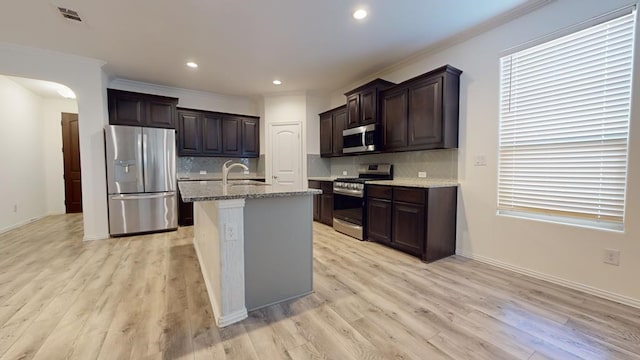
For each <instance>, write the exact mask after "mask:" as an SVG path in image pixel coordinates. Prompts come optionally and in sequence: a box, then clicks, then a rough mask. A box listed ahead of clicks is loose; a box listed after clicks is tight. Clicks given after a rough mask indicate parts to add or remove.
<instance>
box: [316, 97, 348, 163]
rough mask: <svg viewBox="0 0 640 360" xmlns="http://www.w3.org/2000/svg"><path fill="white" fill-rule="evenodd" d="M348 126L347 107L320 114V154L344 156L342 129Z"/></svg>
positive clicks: (323, 155) (324, 155)
mask: <svg viewBox="0 0 640 360" xmlns="http://www.w3.org/2000/svg"><path fill="white" fill-rule="evenodd" d="M346 126H347V107H346V106H344V105H343V106H340V107H337V108H335V109H332V110H329V111H326V112H323V113H322V114H320V156H322V157H330V156H342V145H343V143H342V130H344V129H346Z"/></svg>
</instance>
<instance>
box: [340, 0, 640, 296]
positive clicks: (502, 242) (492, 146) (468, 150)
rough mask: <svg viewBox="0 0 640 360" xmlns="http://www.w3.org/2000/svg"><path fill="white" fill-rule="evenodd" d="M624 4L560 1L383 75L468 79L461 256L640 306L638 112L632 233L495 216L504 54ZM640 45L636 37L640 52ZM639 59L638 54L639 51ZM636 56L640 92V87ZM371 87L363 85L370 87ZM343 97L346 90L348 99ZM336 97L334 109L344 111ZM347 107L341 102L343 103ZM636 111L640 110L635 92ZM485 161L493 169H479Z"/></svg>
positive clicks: (464, 87) (631, 179)
mask: <svg viewBox="0 0 640 360" xmlns="http://www.w3.org/2000/svg"><path fill="white" fill-rule="evenodd" d="M629 3H630V2H629V1H625V0H609V1H600V0H561V1H555V2H551V3H550V4H549V5H547V6H545V7H543V8H540V9H538V10H536V11H534V12H532V13H530V14H528V15H525V16H523V17H521V18H519V19H516V20H514V21H512V22H510V23H507V24H505V25H502V26H500V27H498V28H495V29H493V30H491V31H488V32H486V33H484V34H481V35H479V36H476V37H475V38H472V39H470V40H468V41H466V42H463V43H460V44H458V45H455V46H453V47H450V48H448V49H446V50H443V51H441V52H439V53H436V54H431V55H427V56H425V57H423V58H421V59H418V60H416V61H415V62H413V63H410V64H405V65H403V66H401V67H399V68H397V69H393V70H390V71H388V72H387V73H383V74H381V76H380V77H382V78H384V79H386V80H390V81H393V82H400V81H403V80H407V79H409V78H411V77H413V76H416V75H419V74H422V73H425V72H427V71H429V70H431V69H434V68H436V67H439V66H441V65H444V64H451V65H453V66H455V67H457V68H459V69H461V70H463V71H464V73H463V74H462V77H461V90H460V92H461V93H460V95H461V98H460V106H461V108H460V110H461V112H460V149H459V151H458V154H459V155H458V156H459V158H458V176H459V182H460V184H461V186H460V194H459V195H460V196H459V199H458V246H457V251H458V253H460V254H463V255H465V256H468V257H472V258H477V259H479V260H483V261H486V262H490V263H494V264H496V265H500V266H504V267H510V268H512V269H514V270H517V271H521V272H524V273H529V274H533V275H536V276H538V277H541V278H546V279H549V280H552V281H556V282H558V283H563V284H566V285H569V286H572V287H575V288H580V289H583V290H585V291H590V292H592V293H595V294H600V295H602V296H606V297H609V298H613V299H617V300H619V301H621V302H625V303H628V304H632V305H635V306H640V285H638V284H639V283H638V279H637V278H638V274H640V261H639V259H640V222H638V221H636V219H639V218H640V200H639V199H640V126H635V125H637V124H636V122H638V121H640V119H639V117H640V112H639V111H640V108H639V107H637V106H635V107H634V108H633V109H632V120H631V123H632V126H631V133H630V144H631V145H630V146H631V148H630V151H629V173H628V189H627V207H626V222H625V227H626V229H625V232H624V233H616V232H609V231H600V230H593V229H585V228H578V227H572V226H566V225H557V224H551V223H544V222H537V221H531V220H520V219H515V218H508V217H501V216H497V215H496V186H497V168H496V161H497V144H498V138H497V136H498V90H499V87H498V80H499V74H498V70H499V64H498V59H499V54H500V53H501V52H502V51H503V50H506V49H508V48H511V47H513V46H516V45H519V44H522V43H525V42H527V41H529V40H532V39H536V38H538V37H541V36H543V35H547V34H550V33H552V32H554V31H557V30H559V29H562V28H565V27H567V26H570V25H574V24H577V23H580V22H582V21H585V20H587V19H590V18H592V17H595V16H598V15H601V14H604V13H606V12H609V11H612V10H615V9H618V8H621V7H623V6H625V5H627V4H629ZM638 40H639V37H638V36H637V34H636V49H638V45H637V44H638V43H637V42H638ZM636 51H637V50H636ZM639 60H640V57H639V56H636V64H635V69H636V71H635V75H634V87H637V86H638V85H640V83H639V81H640V77H639V76H640V75H639V74H640V71H638V70H640V62H639ZM363 83H364V80H363ZM342 90H344V89H341V91H342ZM340 95H341V94H340V92H338V91H336V93H334V94H333V96H332V98H331V102H332V105H334V106H335V105H340V104H341V103H344V97H342V98H341V97H340ZM341 100H342V101H341ZM633 104H634V105H638V104H640V92H638V91H636V92H634V98H633ZM479 154H484V155H486V158H487V160H488V166H486V167H474V166H473V157H474V156H475V155H479ZM605 248H613V249H620V250H621V260H620V261H621V264H620V266H611V265H606V264H604V263H603V262H602V256H603V250H604V249H605Z"/></svg>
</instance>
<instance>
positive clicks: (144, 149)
mask: <svg viewBox="0 0 640 360" xmlns="http://www.w3.org/2000/svg"><path fill="white" fill-rule="evenodd" d="M141 136H142V164H143V167H144V190H145V191H149V190H148V188H149V180H148V177H149V157H148V155H147V134H145V133H144V132H143V134H142V135H141Z"/></svg>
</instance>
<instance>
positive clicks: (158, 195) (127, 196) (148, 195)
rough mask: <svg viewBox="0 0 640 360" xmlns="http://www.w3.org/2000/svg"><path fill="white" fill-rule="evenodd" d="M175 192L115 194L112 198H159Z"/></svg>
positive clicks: (169, 195)
mask: <svg viewBox="0 0 640 360" xmlns="http://www.w3.org/2000/svg"><path fill="white" fill-rule="evenodd" d="M174 194H175V193H174V192H166V193H158V194H144V195H113V196H111V199H112V200H142V199H159V198H168V197H171V196H173V195H174Z"/></svg>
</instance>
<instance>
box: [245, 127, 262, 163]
mask: <svg viewBox="0 0 640 360" xmlns="http://www.w3.org/2000/svg"><path fill="white" fill-rule="evenodd" d="M258 155H260V128H259V124H258V119H256V118H243V119H242V156H246V157H258Z"/></svg>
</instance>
